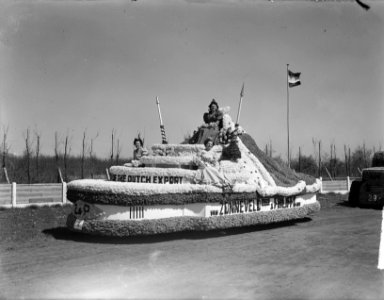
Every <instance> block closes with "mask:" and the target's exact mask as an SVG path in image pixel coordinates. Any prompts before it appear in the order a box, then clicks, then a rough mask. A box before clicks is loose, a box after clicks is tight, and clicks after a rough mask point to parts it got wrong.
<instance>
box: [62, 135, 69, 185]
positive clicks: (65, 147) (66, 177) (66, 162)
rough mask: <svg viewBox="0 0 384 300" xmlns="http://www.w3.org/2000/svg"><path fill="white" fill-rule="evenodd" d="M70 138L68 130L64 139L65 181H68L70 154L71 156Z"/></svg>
mask: <svg viewBox="0 0 384 300" xmlns="http://www.w3.org/2000/svg"><path fill="white" fill-rule="evenodd" d="M69 139H70V138H69V135H68V132H67V134H66V136H65V139H64V156H63V159H64V180H65V181H68V156H69V153H70V152H71V147H70V140H69Z"/></svg>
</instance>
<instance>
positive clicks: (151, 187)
mask: <svg viewBox="0 0 384 300" xmlns="http://www.w3.org/2000/svg"><path fill="white" fill-rule="evenodd" d="M68 189H69V190H71V189H73V190H77V191H91V192H95V193H97V192H103V193H111V194H127V195H132V196H140V195H142V196H148V195H157V194H169V193H170V194H179V193H183V194H189V193H221V192H222V189H221V188H218V187H215V186H211V185H201V184H156V183H135V182H129V183H128V182H117V181H105V180H99V179H79V180H74V181H71V182H70V183H68Z"/></svg>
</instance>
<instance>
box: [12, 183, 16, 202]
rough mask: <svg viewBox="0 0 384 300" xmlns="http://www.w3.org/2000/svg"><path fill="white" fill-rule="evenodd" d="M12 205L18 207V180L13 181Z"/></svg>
mask: <svg viewBox="0 0 384 300" xmlns="http://www.w3.org/2000/svg"><path fill="white" fill-rule="evenodd" d="M11 199H12V207H13V208H14V207H16V182H12V190H11Z"/></svg>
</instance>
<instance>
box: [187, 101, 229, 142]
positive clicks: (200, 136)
mask: <svg viewBox="0 0 384 300" xmlns="http://www.w3.org/2000/svg"><path fill="white" fill-rule="evenodd" d="M223 117H224V113H223V110H222V109H220V108H219V104H218V103H217V101H216V100H215V99H212V101H211V103H210V104H209V106H208V112H206V113H204V115H203V119H204V125H203V126H201V127H200V128H199V129H198V130H197V131H196V132H194V134H193V136H192V138H191V139H190V140H189V143H190V144H198V143H202V142H203V141H205V140H206V139H207V138H208V137H211V138H212V141H213V144H214V145H217V144H219V133H220V130H221V129H222V128H223Z"/></svg>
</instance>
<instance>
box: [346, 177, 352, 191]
mask: <svg viewBox="0 0 384 300" xmlns="http://www.w3.org/2000/svg"><path fill="white" fill-rule="evenodd" d="M350 188H351V179H350V178H349V176H347V191H348V192H349V189H350Z"/></svg>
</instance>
